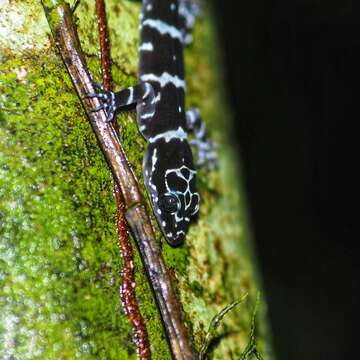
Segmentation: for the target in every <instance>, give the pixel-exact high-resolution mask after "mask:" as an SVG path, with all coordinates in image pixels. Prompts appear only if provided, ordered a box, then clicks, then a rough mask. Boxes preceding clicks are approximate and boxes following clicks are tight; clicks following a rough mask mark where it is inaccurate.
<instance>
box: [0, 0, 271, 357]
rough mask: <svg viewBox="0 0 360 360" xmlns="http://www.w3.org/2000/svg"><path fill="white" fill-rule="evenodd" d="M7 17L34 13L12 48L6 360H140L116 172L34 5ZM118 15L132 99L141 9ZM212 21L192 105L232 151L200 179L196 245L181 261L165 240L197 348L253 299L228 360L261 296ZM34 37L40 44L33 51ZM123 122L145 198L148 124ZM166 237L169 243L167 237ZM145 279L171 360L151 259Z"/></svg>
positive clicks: (197, 54)
mask: <svg viewBox="0 0 360 360" xmlns="http://www.w3.org/2000/svg"><path fill="white" fill-rule="evenodd" d="M50 2H51V1H50ZM7 6H8V7H9V9H10V10H9V9H8V10H9V11H13V12H14V11H15V12H16V14H18V11H20V10H19V9H20V6H22V8H21V11H23V14H25V16H24V21H23V23H22V25H21V27H18V29H17V33H16V35H17V39H16V41H18V42H16V41H15V44H14V43H13V42H12V40H11V38H9V39H8V40H6V39H5V40H2V41H1V42H0V49H1V50H0V54H1V59H0V63H1V65H0V86H1V89H2V93H1V94H0V239H1V241H0V308H1V309H2V311H1V313H0V357H4V358H8V357H11V356H13V357H14V358H20V359H33V358H37V359H59V358H64V359H76V358H81V359H136V353H135V346H134V344H133V338H132V330H131V327H130V325H129V323H128V320H127V318H126V316H125V315H124V313H123V310H122V307H121V303H120V300H119V291H118V290H119V281H120V271H121V267H122V260H121V257H120V255H119V250H118V248H117V245H116V230H115V210H116V209H115V202H114V198H113V187H112V179H111V174H110V173H109V170H108V167H107V165H106V162H105V161H104V158H103V156H102V154H101V152H100V150H99V147H98V145H97V143H96V140H95V136H94V134H93V133H92V131H91V128H90V125H89V123H88V120H87V119H86V116H85V114H84V112H83V109H82V106H81V104H80V101H79V99H78V97H77V96H76V94H75V92H74V89H73V87H72V84H71V81H70V78H69V76H68V74H67V73H66V71H65V68H64V66H63V64H62V62H61V59H60V57H59V54H58V53H57V50H56V49H55V48H54V47H53V45H50V44H51V42H49V40H48V39H49V36H50V35H49V34H50V32H49V29H48V27H47V26H46V20H44V19H45V17H44V15H43V12H42V9H41V7H40V5H39V4H38V3H35V2H27V1H25V2H11V4H10V3H9V4H8V5H7ZM107 6H108V9H109V10H111V11H109V25H110V36H111V44H112V58H113V60H114V66H113V76H114V80H115V88H116V89H119V88H124V87H127V86H129V85H131V84H134V83H136V72H137V70H136V69H137V57H138V55H137V44H138V14H139V4H134V3H133V2H129V1H125V0H123V1H107ZM14 9H15V10H14ZM5 10H6V9H5ZM2 11H4V10H2ZM76 16H77V17H78V21H77V25H78V29H79V36H80V39H81V42H82V46H83V47H84V50H85V53H86V54H87V61H88V64H89V67H90V69H91V72H92V74H93V76H94V79H95V80H97V81H99V80H100V68H99V61H98V56H97V53H98V45H97V25H96V21H95V16H94V8H93V2H92V1H81V3H80V6H79V8H78V10H77V12H76ZM209 19H211V14H209V13H208V12H207V11H206V8H205V9H204V16H203V17H202V19H200V20H199V22H198V24H197V25H196V28H195V33H194V43H193V44H192V45H191V46H190V47H189V48H188V49H187V50H186V56H187V57H186V66H187V74H188V78H187V83H188V97H187V104H188V106H198V107H200V108H201V110H202V114H203V117H204V119H206V122H207V125H208V128H209V129H210V132H211V134H212V137H213V138H214V139H215V140H216V142H217V143H218V145H219V156H220V166H219V170H218V171H214V172H211V173H208V172H206V171H205V170H204V169H201V170H199V176H198V178H199V189H200V193H201V196H202V206H201V212H200V216H199V221H198V223H197V224H194V225H193V226H192V227H191V230H190V233H189V235H188V236H187V239H186V243H185V245H184V246H182V247H180V248H176V249H174V248H171V247H170V246H169V245H167V244H166V243H165V242H164V240H163V239H162V240H161V242H162V249H163V254H164V258H165V261H166V264H167V266H168V268H169V272H170V274H171V277H172V278H173V279H174V284H176V285H177V290H178V292H179V294H180V296H181V300H182V303H183V307H184V310H185V312H186V314H185V315H186V322H187V324H188V327H189V329H191V330H192V336H193V339H194V342H195V344H196V346H197V348H199V346H200V344H201V342H202V339H203V337H204V335H205V331H206V330H207V328H208V325H209V323H210V320H211V318H212V317H213V316H214V315H215V314H216V313H217V312H218V311H219V310H220V309H222V308H223V307H224V306H225V305H227V304H229V303H231V302H232V301H233V300H235V299H238V298H240V297H241V296H242V295H243V294H244V293H245V292H248V293H249V297H248V299H247V301H246V302H245V303H243V304H241V305H239V306H238V307H237V308H236V309H235V310H234V311H232V312H231V313H230V314H228V315H227V316H226V318H225V321H224V325H223V326H222V330H223V331H227V330H228V331H229V332H230V334H231V335H229V336H226V337H225V338H224V340H223V341H221V342H220V344H219V346H218V347H216V348H215V349H213V350H214V351H213V358H214V359H224V358H230V356H233V358H238V357H239V356H240V354H241V351H242V349H244V347H245V346H246V344H247V341H248V333H249V330H250V322H251V314H252V311H253V305H254V301H255V294H256V291H257V289H259V288H260V287H261V285H260V283H259V281H258V276H257V274H256V266H255V265H254V259H253V255H252V250H251V236H250V233H249V230H248V220H247V216H246V211H245V205H244V204H245V201H244V194H243V193H242V192H241V191H239V189H241V181H239V178H241V172H239V171H238V170H237V169H236V167H234V164H235V163H237V162H238V161H239V160H238V159H237V158H235V155H234V152H233V148H232V147H231V145H230V144H228V138H229V137H228V129H229V126H230V125H229V118H230V113H229V111H228V108H227V106H226V101H225V100H224V99H225V97H224V91H223V88H222V83H223V80H222V78H221V76H219V72H218V70H219V68H220V66H219V64H220V62H219V60H218V58H219V56H218V54H217V53H216V51H217V49H216V47H214V46H213V43H214V42H215V43H216V37H215V35H214V32H213V31H214V30H213V29H214V26H213V24H212V23H211V21H210V20H209ZM0 21H3V20H0ZM44 21H45V22H44ZM4 24H5V25H4V26H5V27H6V29H8V30H9V29H12V28H11V26H10V24H9V23H8V22H5V23H4ZM34 24H35V26H34ZM37 25H39V26H37ZM34 28H36V31H35V30H34ZM21 38H23V39H28V42H27V43H26V44H30V45H29V46H27V47H26V51H25V52H24V46H23V45H21V44H24V43H20V40H19V39H21ZM118 121H119V123H120V126H121V139H122V142H123V145H124V147H125V149H126V152H127V154H128V157H129V159H130V161H131V163H132V164H133V165H134V169H135V172H136V174H137V176H138V178H139V179H140V183H141V186H142V188H143V190H144V187H143V182H142V180H141V164H142V156H143V151H144V149H145V146H146V144H145V141H144V140H143V139H142V137H141V136H140V135H139V132H138V129H137V126H136V122H135V118H134V114H121V115H120V116H118ZM157 234H158V236H159V237H161V234H160V232H159V230H157ZM134 248H135V249H136V247H135V245H134ZM135 269H136V284H137V285H136V286H137V287H136V291H137V296H138V299H139V303H140V307H141V311H142V314H143V316H144V318H145V320H146V322H147V327H148V331H149V336H150V341H151V344H152V350H153V359H155V360H157V359H158V360H160V359H161V360H165V359H170V354H169V350H168V345H167V342H166V339H165V338H164V334H163V328H162V324H161V321H160V318H159V315H158V312H157V308H156V304H155V301H154V297H153V294H152V292H151V289H150V286H149V284H148V282H147V279H146V276H145V271H144V269H143V266H142V263H141V259H140V256H139V254H138V252H137V251H135ZM261 304H262V306H261V307H260V309H259V313H258V317H257V319H258V326H257V329H258V333H257V338H258V342H259V347H260V351H261V352H262V353H264V354H265V359H270V358H271V355H270V354H271V351H270V345H269V342H268V337H267V328H266V319H265V305H264V304H265V302H264V301H262V303H261Z"/></svg>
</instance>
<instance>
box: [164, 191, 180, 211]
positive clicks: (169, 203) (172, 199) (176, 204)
mask: <svg viewBox="0 0 360 360" xmlns="http://www.w3.org/2000/svg"><path fill="white" fill-rule="evenodd" d="M180 207H181V204H180V200H179V199H178V197H177V196H176V195H173V194H165V195H162V196H161V197H160V198H159V208H160V209H161V210H163V211H165V212H168V213H175V212H176V211H178V210H179V209H180Z"/></svg>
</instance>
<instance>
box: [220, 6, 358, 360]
mask: <svg viewBox="0 0 360 360" xmlns="http://www.w3.org/2000/svg"><path fill="white" fill-rule="evenodd" d="M214 5H215V9H216V13H217V16H218V28H219V30H220V39H221V43H222V46H223V49H224V50H225V55H226V56H225V68H226V72H227V73H226V75H227V81H228V89H229V95H230V96H231V98H230V100H231V102H232V103H233V110H234V115H235V119H234V121H235V122H234V125H235V127H236V139H235V140H236V142H237V144H239V147H240V151H241V156H242V159H243V169H244V171H245V173H246V191H247V195H248V202H249V205H250V212H251V218H252V224H253V230H254V235H255V240H256V246H257V252H258V255H259V261H260V265H261V270H262V276H263V280H264V283H265V289H266V295H267V301H268V303H269V308H270V319H271V325H272V329H273V335H274V345H275V350H276V352H277V354H278V359H279V360H297V359H301V360H304V359H317V360H319V359H327V360H331V359H336V360H339V359H341V360H342V359H350V358H351V359H353V358H354V359H355V358H358V356H359V355H356V354H357V353H358V350H357V348H358V347H359V345H358V344H359V342H360V337H359V336H358V335H357V331H356V330H357V328H358V327H359V320H360V319H359V318H360V316H359V313H360V311H359V306H358V304H359V300H360V297H359V296H358V294H357V292H358V290H359V280H358V278H359V275H360V274H359V266H358V264H359V260H358V259H359V256H360V248H359V230H358V226H357V218H358V213H359V205H358V202H357V201H356V200H355V190H357V188H358V186H359V185H358V184H359V181H358V180H359V177H357V178H355V172H356V171H358V167H359V157H358V156H357V151H356V150H357V148H358V146H359V141H358V137H359V134H360V133H359V132H358V131H357V129H356V125H357V123H358V121H359V120H360V110H359V104H360V101H359V96H360V91H359V86H360V71H359V67H360V51H359V50H360V11H359V6H355V2H352V1H344V0H338V1H336V2H335V1H330V0H328V1H320V0H308V1H299V0H287V1H285V0H281V1H270V0H267V1H266V0H245V1H215V4H214Z"/></svg>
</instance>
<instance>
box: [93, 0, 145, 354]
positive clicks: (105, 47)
mask: <svg viewBox="0 0 360 360" xmlns="http://www.w3.org/2000/svg"><path fill="white" fill-rule="evenodd" d="M95 8H96V16H97V20H98V30H99V43H100V60H101V72H102V81H103V86H104V88H105V90H107V91H111V90H112V74H111V58H110V40H109V33H108V28H107V21H106V10H105V2H104V0H96V2H95ZM110 126H114V128H115V131H116V132H117V133H119V129H118V126H117V123H116V122H114V123H111V125H110ZM114 194H115V199H116V204H117V236H118V241H117V243H118V246H119V249H120V252H121V255H122V259H123V263H124V264H123V270H122V272H121V275H122V281H121V287H120V296H121V302H122V304H123V308H124V311H125V314H126V315H127V317H128V319H129V321H130V323H131V325H132V327H133V329H134V335H135V344H136V346H137V353H138V356H139V359H141V360H150V359H151V349H150V343H149V336H148V333H147V329H146V324H145V321H144V318H143V317H142V315H141V312H140V308H139V304H138V301H137V298H136V292H135V286H136V285H135V276H134V254H133V249H132V245H131V242H130V239H129V232H128V227H127V224H126V218H125V203H124V199H123V196H122V194H121V190H120V188H119V186H118V185H117V183H116V180H115V179H114Z"/></svg>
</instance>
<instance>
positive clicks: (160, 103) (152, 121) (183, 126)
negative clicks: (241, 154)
mask: <svg viewBox="0 0 360 360" xmlns="http://www.w3.org/2000/svg"><path fill="white" fill-rule="evenodd" d="M197 12H198V6H197V5H196V4H194V3H193V2H191V0H144V1H143V2H142V11H141V14H140V46H139V57H140V64H139V82H138V84H137V85H135V86H133V87H129V88H127V89H123V90H121V91H119V92H116V93H114V92H108V91H105V90H99V92H98V93H94V94H89V96H90V97H95V96H96V97H98V98H99V100H100V101H101V106H99V107H97V108H95V109H94V111H98V110H100V109H104V110H105V112H106V114H107V120H108V121H112V120H113V119H114V116H115V113H116V112H118V111H125V110H128V109H129V107H130V106H131V105H136V111H137V124H138V128H139V131H140V133H141V134H142V135H143V137H144V138H145V139H146V141H147V149H146V151H145V155H144V159H143V177H144V182H145V186H146V189H147V192H148V194H149V197H150V201H151V204H152V207H153V210H154V214H155V216H156V219H157V221H158V223H159V226H160V228H161V230H162V232H163V234H164V236H165V238H166V240H167V241H168V243H169V244H170V245H172V246H177V245H179V244H181V243H182V242H183V240H184V238H185V235H186V233H187V231H188V228H189V225H190V223H191V222H192V221H193V220H194V219H195V218H196V215H197V213H198V211H199V205H200V196H199V193H198V191H197V187H196V169H195V166H194V161H193V155H192V151H191V148H190V145H193V146H195V147H196V148H197V150H198V156H197V165H204V164H208V165H209V166H210V167H213V166H214V165H215V164H216V153H215V150H214V146H213V143H212V142H211V141H210V140H208V139H207V136H206V130H205V125H204V123H203V122H202V120H201V117H200V112H199V110H198V109H196V108H193V109H190V110H188V111H185V80H184V59H183V46H184V45H185V44H188V43H189V42H191V34H190V31H191V29H192V27H193V24H194V21H195V17H196V15H197ZM190 131H191V132H193V135H194V136H193V139H192V140H190V141H189V140H188V132H190Z"/></svg>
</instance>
